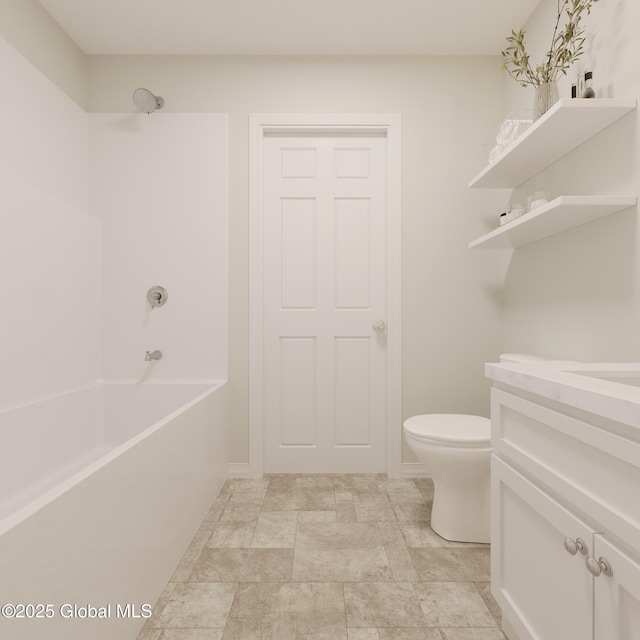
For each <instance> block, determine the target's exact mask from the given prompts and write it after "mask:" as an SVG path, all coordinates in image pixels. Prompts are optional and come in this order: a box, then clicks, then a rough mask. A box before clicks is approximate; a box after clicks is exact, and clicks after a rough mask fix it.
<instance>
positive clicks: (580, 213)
mask: <svg viewBox="0 0 640 640" xmlns="http://www.w3.org/2000/svg"><path fill="white" fill-rule="evenodd" d="M636 203H637V200H636V197H635V196H560V197H559V198H556V199H555V200H552V201H551V202H549V203H547V204H546V205H544V206H542V207H538V208H537V209H534V210H533V211H531V212H530V213H525V214H524V215H523V216H521V217H520V218H516V219H515V220H512V221H511V222H507V223H506V224H504V225H502V226H501V227H498V228H497V229H494V230H493V231H490V232H489V233H487V234H485V235H484V236H482V237H480V238H478V239H476V240H473V241H472V242H470V243H469V248H470V249H474V248H481V249H515V248H516V247H521V246H522V245H525V244H529V243H531V242H535V241H536V240H541V239H542V238H547V237H548V236H552V235H554V234H556V233H561V232H562V231H566V230H567V229H573V228H574V227H578V226H580V225H581V224H586V223H587V222H592V221H593V220H597V219H598V218H603V217H604V216H608V215H610V214H612V213H616V212H617V211H622V210H624V209H628V208H629V207H633V206H635V205H636Z"/></svg>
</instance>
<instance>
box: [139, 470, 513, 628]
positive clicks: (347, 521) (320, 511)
mask: <svg viewBox="0 0 640 640" xmlns="http://www.w3.org/2000/svg"><path fill="white" fill-rule="evenodd" d="M432 498H433V485H432V483H431V481H430V480H427V479H416V480H392V479H389V478H387V477H386V476H384V475H335V476H331V475H323V476H316V475H272V476H265V478H264V479H263V480H230V481H228V482H227V483H226V484H225V486H224V488H223V489H222V491H221V493H220V495H219V496H218V498H217V499H216V501H215V502H214V504H213V505H212V507H211V510H210V511H209V514H208V515H207V517H206V519H205V521H204V522H203V524H202V526H201V527H200V530H199V531H198V533H197V534H196V536H195V538H194V539H193V542H192V543H191V546H190V547H189V549H188V550H187V552H186V553H185V555H184V557H183V559H182V561H181V563H180V565H179V566H178V568H177V569H176V571H175V573H174V575H173V576H172V578H171V581H170V582H169V584H168V585H167V588H166V589H165V591H164V593H163V594H162V596H161V597H160V599H159V600H158V603H157V604H156V606H155V608H154V613H153V616H152V617H151V618H150V619H149V620H148V621H147V623H146V624H145V627H144V629H143V630H142V631H141V632H140V634H139V636H138V640H302V639H310V640H418V639H420V640H504V636H503V634H502V632H501V631H500V627H499V624H500V610H499V609H498V607H497V606H496V604H495V602H494V600H493V599H492V597H491V594H490V592H489V547H488V545H474V544H461V543H452V542H448V541H447V540H444V539H442V538H440V537H439V536H438V535H436V534H435V533H434V532H433V531H432V530H431V528H430V527H429V517H430V512H431V503H432Z"/></svg>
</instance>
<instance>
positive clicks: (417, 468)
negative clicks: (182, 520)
mask: <svg viewBox="0 0 640 640" xmlns="http://www.w3.org/2000/svg"><path fill="white" fill-rule="evenodd" d="M399 477H400V478H430V477H431V475H430V474H429V473H427V472H426V471H425V470H424V466H423V465H422V464H421V463H420V462H403V463H402V464H401V465H400V476H399ZM251 478H254V475H253V472H252V469H251V465H250V464H249V463H248V462H230V463H229V479H236V480H241V479H245V480H246V479H251Z"/></svg>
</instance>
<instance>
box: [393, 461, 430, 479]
mask: <svg viewBox="0 0 640 640" xmlns="http://www.w3.org/2000/svg"><path fill="white" fill-rule="evenodd" d="M400 477H401V478H430V477H431V474H430V473H427V472H426V471H425V469H424V465H423V464H422V463H421V462H403V463H402V464H401V465H400Z"/></svg>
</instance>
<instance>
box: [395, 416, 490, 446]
mask: <svg viewBox="0 0 640 640" xmlns="http://www.w3.org/2000/svg"><path fill="white" fill-rule="evenodd" d="M404 428H405V429H406V430H407V431H408V432H409V433H410V434H411V435H413V436H415V437H417V438H421V439H423V440H432V441H434V442H439V443H442V444H444V443H449V444H452V445H458V446H469V445H472V446H473V445H480V444H487V445H488V444H489V443H490V442H491V420H489V418H483V417H481V416H469V415H464V414H459V413H429V414H425V415H420V416H413V417H412V418H408V419H407V420H405V421H404Z"/></svg>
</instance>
